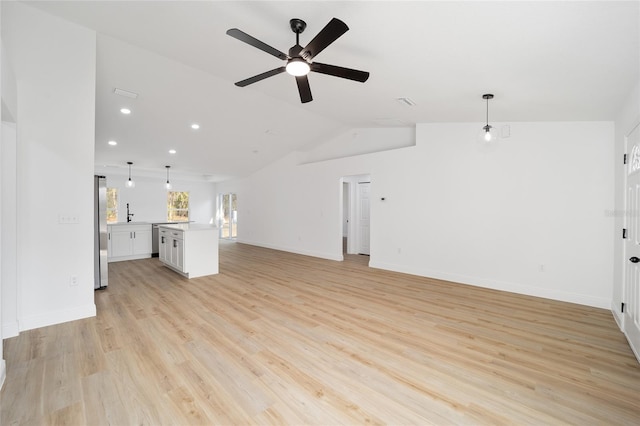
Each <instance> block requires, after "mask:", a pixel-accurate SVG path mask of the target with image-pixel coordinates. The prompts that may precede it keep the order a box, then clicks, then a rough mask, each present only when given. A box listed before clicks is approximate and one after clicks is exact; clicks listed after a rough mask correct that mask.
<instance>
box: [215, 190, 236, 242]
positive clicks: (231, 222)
mask: <svg viewBox="0 0 640 426" xmlns="http://www.w3.org/2000/svg"><path fill="white" fill-rule="evenodd" d="M218 197H219V198H218V229H219V237H220V238H221V239H228V240H235V239H236V238H237V237H238V197H237V195H236V194H232V193H229V194H220V195H219V196H218Z"/></svg>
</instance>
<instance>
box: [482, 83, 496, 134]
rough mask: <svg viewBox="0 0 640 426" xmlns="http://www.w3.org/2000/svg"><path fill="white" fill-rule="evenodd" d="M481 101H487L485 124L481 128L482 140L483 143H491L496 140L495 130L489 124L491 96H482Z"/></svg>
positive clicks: (488, 94)
mask: <svg viewBox="0 0 640 426" xmlns="http://www.w3.org/2000/svg"><path fill="white" fill-rule="evenodd" d="M482 99H484V100H486V101H487V124H486V125H485V126H484V127H483V128H482V140H483V141H484V142H492V141H495V140H496V139H497V138H498V137H497V134H496V131H495V128H494V127H493V126H491V125H490V124H489V99H493V95H492V94H490V93H487V94H485V95H482Z"/></svg>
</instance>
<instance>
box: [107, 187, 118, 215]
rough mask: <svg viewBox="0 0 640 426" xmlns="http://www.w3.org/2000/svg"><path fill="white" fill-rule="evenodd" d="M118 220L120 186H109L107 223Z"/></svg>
mask: <svg viewBox="0 0 640 426" xmlns="http://www.w3.org/2000/svg"><path fill="white" fill-rule="evenodd" d="M117 221H118V188H107V223H115V222H117Z"/></svg>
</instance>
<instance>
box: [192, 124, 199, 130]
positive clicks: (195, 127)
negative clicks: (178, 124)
mask: <svg viewBox="0 0 640 426" xmlns="http://www.w3.org/2000/svg"><path fill="white" fill-rule="evenodd" d="M191 128H192V129H193V130H198V129H199V128H200V125H199V124H198V123H193V124H192V125H191Z"/></svg>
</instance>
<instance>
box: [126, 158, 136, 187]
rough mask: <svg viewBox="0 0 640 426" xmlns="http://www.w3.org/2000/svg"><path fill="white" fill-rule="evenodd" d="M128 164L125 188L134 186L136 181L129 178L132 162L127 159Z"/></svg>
mask: <svg viewBox="0 0 640 426" xmlns="http://www.w3.org/2000/svg"><path fill="white" fill-rule="evenodd" d="M127 164H128V165H129V180H128V181H127V188H133V187H135V186H136V183H135V182H134V181H132V180H131V165H132V164H133V163H132V162H131V161H127Z"/></svg>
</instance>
